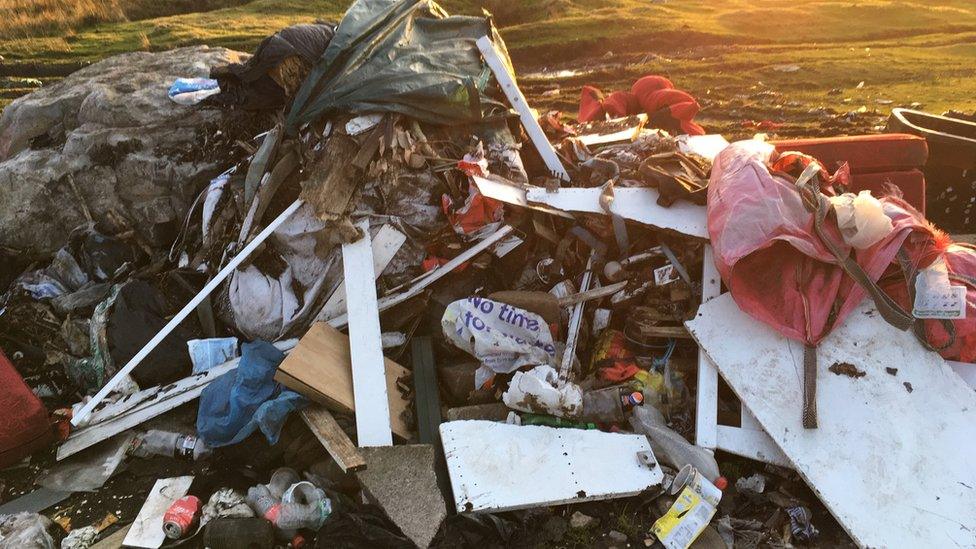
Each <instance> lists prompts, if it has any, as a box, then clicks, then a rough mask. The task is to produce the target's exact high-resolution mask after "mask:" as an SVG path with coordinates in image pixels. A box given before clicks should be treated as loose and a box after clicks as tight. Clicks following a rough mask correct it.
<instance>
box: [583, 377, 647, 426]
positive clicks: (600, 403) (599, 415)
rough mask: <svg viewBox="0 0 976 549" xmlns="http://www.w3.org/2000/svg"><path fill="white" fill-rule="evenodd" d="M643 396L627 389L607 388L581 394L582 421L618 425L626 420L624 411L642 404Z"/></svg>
mask: <svg viewBox="0 0 976 549" xmlns="http://www.w3.org/2000/svg"><path fill="white" fill-rule="evenodd" d="M643 402H644V395H642V394H641V393H638V392H630V390H629V389H628V388H627V387H617V386H614V387H607V388H605V389H598V390H596V391H589V392H587V393H584V394H583V414H582V416H581V417H580V418H581V419H582V420H584V421H597V422H601V423H619V422H621V421H624V420H625V419H627V418H626V411H627V410H629V409H631V408H633V407H635V406H639V405H641V404H643Z"/></svg>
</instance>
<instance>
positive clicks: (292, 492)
mask: <svg viewBox="0 0 976 549" xmlns="http://www.w3.org/2000/svg"><path fill="white" fill-rule="evenodd" d="M298 480H299V477H298V473H296V472H295V471H294V470H293V469H288V468H285V467H283V468H281V469H278V470H276V471H275V472H274V474H273V475H272V476H271V481H270V482H269V483H268V484H258V485H257V486H252V487H251V488H250V489H249V490H248V491H247V503H248V505H250V506H251V508H252V509H254V512H255V513H256V514H257V515H258V516H260V517H264V518H265V519H267V520H269V521H271V523H272V524H274V526H275V529H276V531H277V532H278V533H279V536H280V537H281V539H291V538H292V537H294V535H295V533H296V532H297V531H298V530H299V529H302V528H308V529H310V530H318V529H319V528H320V527H321V526H322V524H323V523H324V522H325V519H326V518H328V517H329V515H330V514H332V502H331V500H329V498H328V497H326V495H325V492H323V491H322V490H321V489H319V488H317V487H316V486H315V485H314V484H312V483H311V482H307V481H304V482H292V481H298Z"/></svg>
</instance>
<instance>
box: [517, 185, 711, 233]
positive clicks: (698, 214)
mask: <svg viewBox="0 0 976 549" xmlns="http://www.w3.org/2000/svg"><path fill="white" fill-rule="evenodd" d="M602 193H603V189H601V188H600V187H592V188H585V189H584V188H567V189H559V190H558V191H556V192H549V191H547V190H546V189H543V188H541V187H533V188H530V189H528V190H526V191H525V198H526V200H528V201H529V203H531V204H543V205H546V206H549V207H551V208H556V209H559V210H564V211H568V212H584V213H595V214H602V215H606V213H607V212H606V211H604V209H603V207H602V206H600V195H601V194H602ZM613 195H614V199H613V203H612V204H611V206H610V211H611V212H612V213H614V214H617V215H619V216H620V217H622V218H624V219H628V220H630V221H636V222H638V223H642V224H644V225H649V226H651V227H657V228H659V229H668V230H672V231H676V232H679V233H682V234H686V235H688V236H696V237H698V238H708V226H707V224H706V218H705V206H698V205H697V204H692V203H691V202H687V201H685V200H678V201H677V202H675V203H674V204H672V205H671V206H669V207H667V208H665V207H664V206H661V205H658V203H657V199H658V197H659V196H661V194H660V193H659V192H658V191H657V189H652V188H649V187H616V188H614V190H613Z"/></svg>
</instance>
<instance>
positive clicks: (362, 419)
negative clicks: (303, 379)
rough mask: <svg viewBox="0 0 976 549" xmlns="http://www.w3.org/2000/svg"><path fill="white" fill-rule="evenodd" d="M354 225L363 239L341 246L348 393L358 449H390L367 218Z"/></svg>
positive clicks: (389, 427)
mask: <svg viewBox="0 0 976 549" xmlns="http://www.w3.org/2000/svg"><path fill="white" fill-rule="evenodd" d="M358 226H359V229H360V230H362V231H363V237H362V238H360V239H359V240H357V241H356V242H353V243H352V244H343V245H342V267H343V274H344V275H345V282H346V295H347V296H348V297H347V303H348V305H347V307H348V308H349V312H348V316H349V357H350V359H351V360H352V391H353V398H354V399H355V402H356V437H357V440H358V442H359V446H361V447H362V446H393V430H392V427H391V425H390V401H389V400H388V399H387V395H386V366H385V363H384V360H383V342H382V341H383V340H382V335H381V333H380V311H379V307H378V305H377V303H376V282H375V280H376V276H375V272H374V270H373V247H372V245H371V244H370V238H369V219H368V218H365V219H363V220H362V221H361V222H360V223H359V224H358Z"/></svg>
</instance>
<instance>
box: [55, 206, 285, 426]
mask: <svg viewBox="0 0 976 549" xmlns="http://www.w3.org/2000/svg"><path fill="white" fill-rule="evenodd" d="M301 205H302V201H301V200H300V199H299V200H296V201H294V202H292V203H291V205H290V206H288V207H287V208H285V211H283V212H281V213H280V214H279V215H278V217H277V218H275V220H274V221H272V222H271V223H270V224H268V226H267V227H265V228H264V230H263V231H261V232H260V233H258V235H257V236H255V237H254V238H253V239H252V240H251V241H250V242H249V243H248V244H247V246H245V247H244V249H243V250H241V251H240V253H238V254H237V255H236V256H234V259H231V260H230V262H228V263H227V265H226V266H225V267H224V268H223V269H221V270H220V272H219V273H217V274H216V275H215V276H214V277H213V278H212V279H210V281H209V282H207V285H206V286H204V287H203V289H202V290H200V293H198V294H197V295H196V296H194V298H193V299H191V300H190V302H189V303H187V304H186V305H184V306H183V308H182V309H181V310H180V312H178V313H176V316H174V317H173V318H172V319H171V320H170V321H169V322H167V323H166V325H165V326H163V328H162V329H161V330H160V331H159V332H158V333H157V334H156V335H155V336H153V338H152V339H150V340H149V342H148V343H146V344H145V345H144V346H143V347H142V349H139V352H138V353H136V354H135V355H133V357H132V358H131V359H129V362H127V363H126V364H125V366H123V367H122V368H120V369H119V371H118V372H116V373H115V375H114V376H112V379H110V380H108V383H106V384H105V386H104V387H102V388H101V389H99V391H98V392H97V393H95V396H93V397H92V398H91V400H89V401H88V403H87V404H85V405H84V406H82V408H81V410H78V413H77V414H75V415H74V417H72V418H71V424H72V425H75V426H77V425H81V424H82V423H83V422H84V421H85V420H87V419H88V416H89V415H91V413H92V410H94V409H95V407H96V406H98V405H99V404H100V403H101V402H102V401H103V400H105V397H107V396H108V394H109V393H111V392H112V391H113V390H114V389H115V388H116V387H118V385H119V383H121V382H122V380H123V379H125V378H126V377H127V376H128V375H129V374H130V373H132V370H134V369H135V368H136V366H138V365H139V363H140V362H142V361H143V359H145V358H146V356H148V355H149V353H151V352H152V351H153V349H155V348H156V346H157V345H159V344H160V343H161V342H162V341H163V340H164V339H166V336H168V335H169V334H170V332H172V331H173V330H174V329H176V327H177V326H179V324H180V323H181V322H183V320H184V319H185V318H186V317H187V315H189V314H190V312H192V311H193V310H194V309H196V307H197V305H199V304H200V303H202V302H203V300H204V299H206V298H207V296H208V295H210V294H211V292H213V291H214V290H215V289H216V288H217V286H219V285H220V284H221V283H223V281H224V280H225V279H226V278H227V277H228V276H230V274H231V273H232V272H234V271H235V270H236V269H237V267H238V265H240V264H241V263H242V262H243V261H244V260H245V259H247V257H248V256H249V255H251V253H252V252H254V250H256V249H257V248H258V246H260V245H261V243H263V242H264V241H265V240H267V238H268V237H269V236H271V233H273V232H274V231H275V229H277V228H278V227H279V226H280V225H281V224H282V223H284V222H285V221H286V220H287V219H288V218H289V217H291V215H292V214H293V213H295V212H296V211H297V210H298V208H300V207H301Z"/></svg>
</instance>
